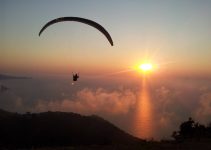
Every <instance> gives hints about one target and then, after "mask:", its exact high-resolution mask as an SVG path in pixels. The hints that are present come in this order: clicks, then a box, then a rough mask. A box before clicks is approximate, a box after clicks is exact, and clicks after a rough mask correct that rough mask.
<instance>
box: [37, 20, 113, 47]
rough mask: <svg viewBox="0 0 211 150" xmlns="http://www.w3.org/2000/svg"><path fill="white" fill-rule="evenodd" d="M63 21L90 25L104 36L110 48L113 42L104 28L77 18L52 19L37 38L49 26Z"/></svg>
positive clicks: (90, 21)
mask: <svg viewBox="0 0 211 150" xmlns="http://www.w3.org/2000/svg"><path fill="white" fill-rule="evenodd" d="M63 21H76V22H81V23H84V24H87V25H90V26H92V27H94V28H96V29H97V30H99V31H100V32H101V33H102V34H104V35H105V37H106V38H107V39H108V41H109V42H110V44H111V46H113V40H112V38H111V36H110V34H109V33H108V32H107V31H106V30H105V28H104V27H103V26H101V25H100V24H98V23H97V22H94V21H92V20H89V19H85V18H79V17H61V18H56V19H53V20H51V21H49V22H48V23H46V24H45V25H44V26H43V27H42V29H41V30H40V32H39V36H40V35H41V34H42V32H43V31H44V30H45V29H46V28H47V27H49V26H51V25H52V24H55V23H58V22H63Z"/></svg>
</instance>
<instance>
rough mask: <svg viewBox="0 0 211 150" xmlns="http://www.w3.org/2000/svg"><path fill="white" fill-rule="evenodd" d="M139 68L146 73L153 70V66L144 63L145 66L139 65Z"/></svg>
mask: <svg viewBox="0 0 211 150" xmlns="http://www.w3.org/2000/svg"><path fill="white" fill-rule="evenodd" d="M138 68H139V69H140V70H142V71H144V72H147V71H150V70H152V68H153V67H152V64H150V63H144V64H141V65H139V67H138Z"/></svg>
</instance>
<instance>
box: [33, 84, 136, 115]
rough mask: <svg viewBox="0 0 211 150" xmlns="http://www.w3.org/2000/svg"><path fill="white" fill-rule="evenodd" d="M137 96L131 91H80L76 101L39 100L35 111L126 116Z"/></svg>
mask: <svg viewBox="0 0 211 150" xmlns="http://www.w3.org/2000/svg"><path fill="white" fill-rule="evenodd" d="M136 97H137V96H136V94H135V93H134V92H133V91H131V90H129V89H125V90H115V91H108V90H105V89H103V88H98V89H96V90H93V89H89V88H85V89H82V90H81V91H78V92H77V94H76V98H75V99H63V100H59V101H45V100H39V101H38V103H37V104H36V105H35V107H34V111H46V110H51V111H71V112H77V113H82V114H101V113H103V114H112V115H119V114H126V113H128V112H129V111H130V110H131V109H132V108H133V106H134V104H135V102H136V99H137V98H136Z"/></svg>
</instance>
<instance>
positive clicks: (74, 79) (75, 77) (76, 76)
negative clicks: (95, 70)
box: [73, 73, 79, 81]
mask: <svg viewBox="0 0 211 150" xmlns="http://www.w3.org/2000/svg"><path fill="white" fill-rule="evenodd" d="M78 78H79V75H78V74H77V73H76V74H73V81H77V80H78Z"/></svg>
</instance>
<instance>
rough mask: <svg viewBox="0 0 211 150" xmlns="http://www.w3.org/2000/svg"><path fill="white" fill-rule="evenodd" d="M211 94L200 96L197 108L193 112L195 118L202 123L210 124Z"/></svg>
mask: <svg viewBox="0 0 211 150" xmlns="http://www.w3.org/2000/svg"><path fill="white" fill-rule="evenodd" d="M210 116H211V92H208V93H205V94H202V95H201V97H200V100H199V107H198V108H197V110H196V112H195V117H196V118H197V119H198V120H199V121H200V122H203V123H209V122H211V119H210Z"/></svg>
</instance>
